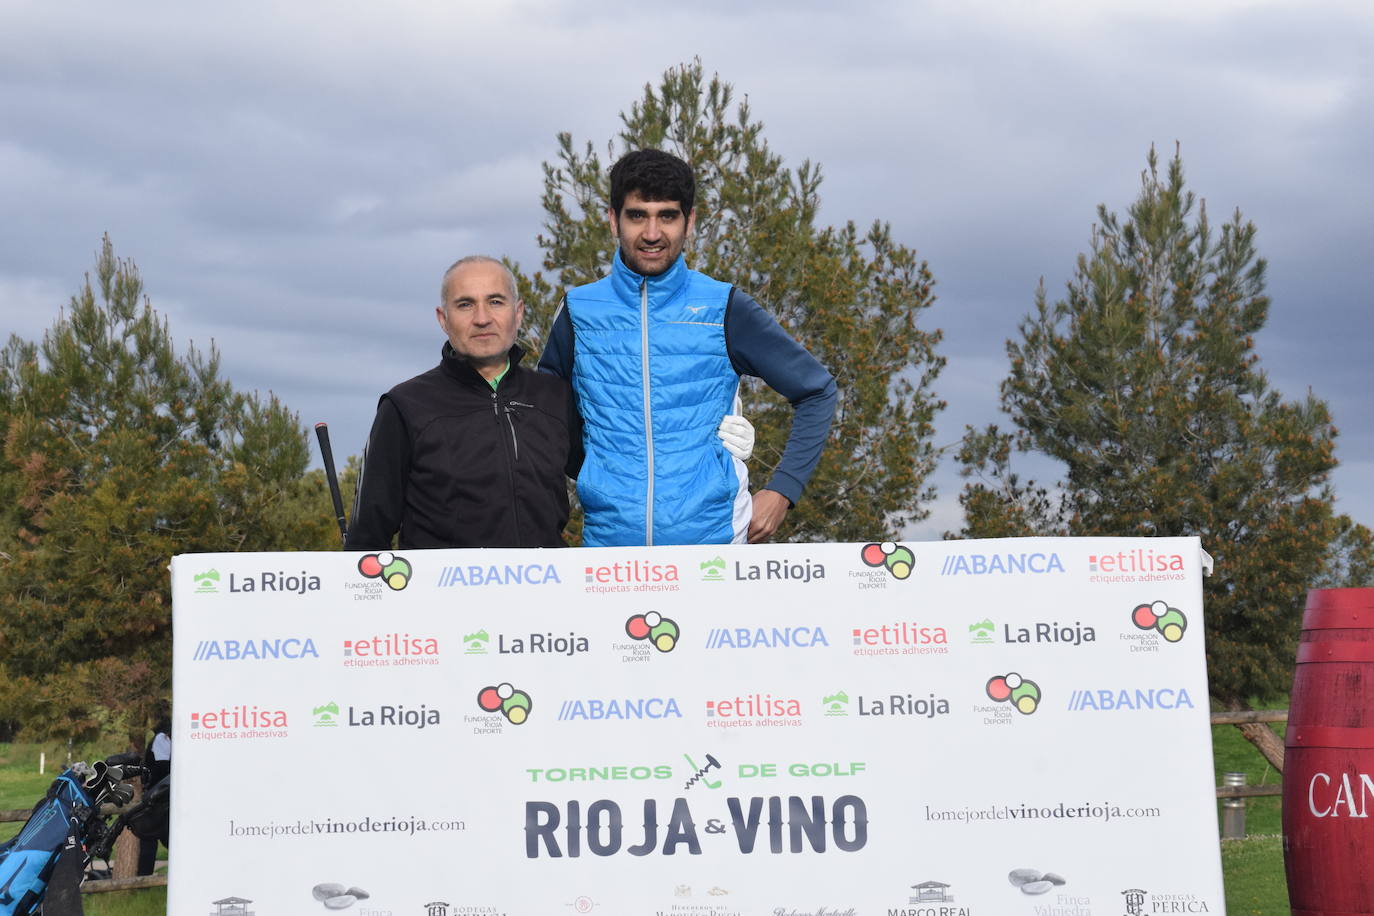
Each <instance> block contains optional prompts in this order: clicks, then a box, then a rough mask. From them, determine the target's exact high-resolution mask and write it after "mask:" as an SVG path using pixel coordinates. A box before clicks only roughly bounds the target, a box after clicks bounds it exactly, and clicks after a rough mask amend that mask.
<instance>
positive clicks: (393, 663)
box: [343, 633, 439, 668]
mask: <svg viewBox="0 0 1374 916" xmlns="http://www.w3.org/2000/svg"><path fill="white" fill-rule="evenodd" d="M343 654H344V659H343V664H344V667H346V668H392V667H405V666H413V665H414V666H418V665H437V664H439V640H438V639H437V638H435V637H433V636H413V635H411V634H410V633H381V634H373V635H370V636H362V637H355V638H353V639H345V640H344V643H343Z"/></svg>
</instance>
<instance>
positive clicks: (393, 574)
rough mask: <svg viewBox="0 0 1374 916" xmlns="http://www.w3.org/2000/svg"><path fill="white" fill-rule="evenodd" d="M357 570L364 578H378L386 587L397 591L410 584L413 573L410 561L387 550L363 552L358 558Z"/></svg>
mask: <svg viewBox="0 0 1374 916" xmlns="http://www.w3.org/2000/svg"><path fill="white" fill-rule="evenodd" d="M358 572H360V573H362V575H363V578H364V579H379V580H381V581H382V582H385V583H386V586H387V588H389V589H391V590H392V591H393V592H399V591H401V589H403V588H405V587H406V586H407V585H409V584H410V578H411V576H412V575H414V569H412V568H411V565H410V561H409V560H407V559H406V558H405V557H401V556H398V555H396V554H394V553H392V552H391V551H389V550H384V551H382V552H381V553H365V554H363V555H362V556H361V557H359V558H358Z"/></svg>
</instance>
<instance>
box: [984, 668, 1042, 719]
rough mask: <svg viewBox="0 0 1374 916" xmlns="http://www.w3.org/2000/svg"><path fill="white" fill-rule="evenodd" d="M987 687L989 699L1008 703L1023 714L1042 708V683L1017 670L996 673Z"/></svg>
mask: <svg viewBox="0 0 1374 916" xmlns="http://www.w3.org/2000/svg"><path fill="white" fill-rule="evenodd" d="M985 689H986V691H987V695H988V698H989V699H992V700H995V701H996V702H998V703H1006V704H1008V705H1010V706H1011V707H1012V708H1013V709H1015V710H1016V711H1017V712H1019V713H1021V715H1023V716H1029V715H1030V714H1031V713H1033V712H1035V711H1036V710H1037V709H1039V708H1040V698H1041V697H1040V685H1039V684H1037V683H1035V681H1032V680H1028V679H1026V678H1023V677H1022V676H1021V675H1019V674H1017V673H1016V672H1015V671H1009V672H1007V673H1006V674H998V675H994V676H993V677H991V678H989V679H988V683H987V687H986V688H985Z"/></svg>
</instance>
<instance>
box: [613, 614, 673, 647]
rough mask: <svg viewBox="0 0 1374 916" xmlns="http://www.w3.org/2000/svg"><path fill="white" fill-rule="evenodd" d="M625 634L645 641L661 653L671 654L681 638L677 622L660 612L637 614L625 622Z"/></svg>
mask: <svg viewBox="0 0 1374 916" xmlns="http://www.w3.org/2000/svg"><path fill="white" fill-rule="evenodd" d="M625 632H626V634H627V635H629V637H630V638H631V639H638V640H643V641H644V642H647V643H649V645H651V646H653V647H654V648H655V649H657V650H658V651H660V652H671V651H673V647H674V646H676V645H677V643H678V639H679V638H681V636H682V632H681V631H680V630H679V629H678V625H677V621H675V620H671V619H669V618H667V617H664V616H663V615H662V614H660V613H658V611H649V612H648V613H645V614H635V615H634V616H633V617H631V618H630V619H629V620H627V621H625Z"/></svg>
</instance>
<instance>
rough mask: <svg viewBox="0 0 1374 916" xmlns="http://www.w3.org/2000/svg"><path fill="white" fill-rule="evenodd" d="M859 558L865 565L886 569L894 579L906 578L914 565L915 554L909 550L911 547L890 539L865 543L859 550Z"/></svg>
mask: <svg viewBox="0 0 1374 916" xmlns="http://www.w3.org/2000/svg"><path fill="white" fill-rule="evenodd" d="M859 558H860V559H861V560H863V561H864V564H865V565H867V566H874V567H878V568H880V569H885V570H887V572H888V574H889V575H890V576H892V578H894V579H906V578H908V577H909V576H910V575H911V573H912V571H913V570H914V568H915V565H916V555H915V554H913V553H912V552H911V548H909V547H906V546H905V545H902V544H896V543H893V542H892V541H883V542H882V543H875V544H865V545H864V547H863V549H862V550H861V551H859Z"/></svg>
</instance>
